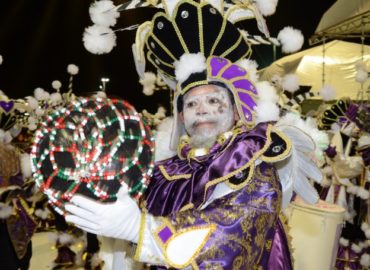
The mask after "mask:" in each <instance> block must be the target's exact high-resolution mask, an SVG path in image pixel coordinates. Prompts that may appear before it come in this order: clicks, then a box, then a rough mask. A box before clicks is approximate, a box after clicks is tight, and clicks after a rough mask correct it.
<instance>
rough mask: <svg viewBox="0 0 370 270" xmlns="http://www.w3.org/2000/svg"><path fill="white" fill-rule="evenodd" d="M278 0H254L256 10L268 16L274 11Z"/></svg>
mask: <svg viewBox="0 0 370 270" xmlns="http://www.w3.org/2000/svg"><path fill="white" fill-rule="evenodd" d="M277 2H278V0H256V5H257V7H258V10H259V11H260V12H261V13H262V15H263V16H270V15H272V14H274V13H275V11H276V6H277Z"/></svg>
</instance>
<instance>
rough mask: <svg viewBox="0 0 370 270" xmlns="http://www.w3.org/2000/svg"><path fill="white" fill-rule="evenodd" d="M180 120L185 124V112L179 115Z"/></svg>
mask: <svg viewBox="0 0 370 270" xmlns="http://www.w3.org/2000/svg"><path fill="white" fill-rule="evenodd" d="M179 119H180V121H181V123H184V113H183V112H180V113H179Z"/></svg>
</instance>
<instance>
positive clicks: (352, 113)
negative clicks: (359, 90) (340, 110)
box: [346, 103, 359, 122]
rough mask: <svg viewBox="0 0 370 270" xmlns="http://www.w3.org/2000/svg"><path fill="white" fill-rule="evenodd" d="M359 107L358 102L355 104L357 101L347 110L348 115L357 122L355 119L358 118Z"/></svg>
mask: <svg viewBox="0 0 370 270" xmlns="http://www.w3.org/2000/svg"><path fill="white" fill-rule="evenodd" d="M358 108H359V106H358V105H357V104H355V103H351V104H349V106H348V109H347V111H346V116H347V117H348V119H349V120H351V121H352V122H355V120H356V117H357V112H358Z"/></svg>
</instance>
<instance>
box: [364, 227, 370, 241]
mask: <svg viewBox="0 0 370 270" xmlns="http://www.w3.org/2000/svg"><path fill="white" fill-rule="evenodd" d="M365 236H366V238H367V239H370V229H367V230H366V231H365Z"/></svg>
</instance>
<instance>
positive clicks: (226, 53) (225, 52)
mask: <svg viewBox="0 0 370 270" xmlns="http://www.w3.org/2000/svg"><path fill="white" fill-rule="evenodd" d="M242 40H243V41H244V39H243V37H242V36H241V35H240V36H239V38H238V40H237V41H236V42H235V44H234V45H232V46H231V47H230V48H229V49H227V50H226V51H224V52H223V53H222V54H221V57H225V56H226V55H228V54H229V53H231V52H232V51H234V50H235V48H237V47H238V46H239V44H240V43H241V41H242Z"/></svg>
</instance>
